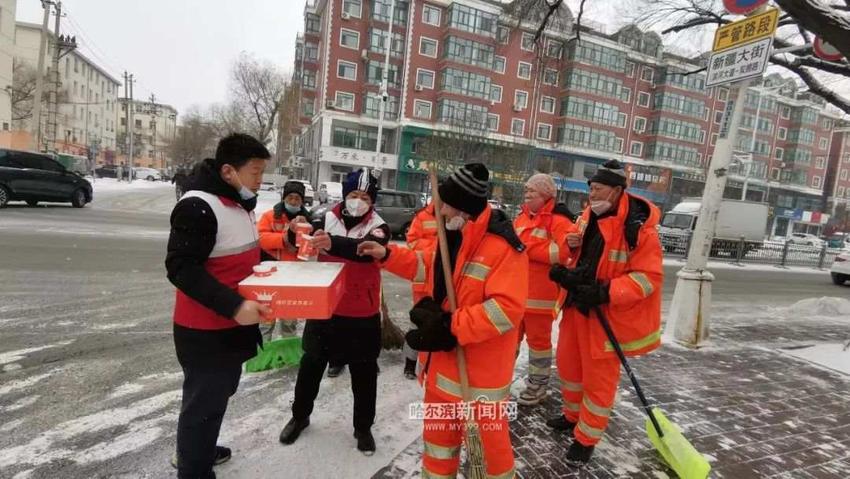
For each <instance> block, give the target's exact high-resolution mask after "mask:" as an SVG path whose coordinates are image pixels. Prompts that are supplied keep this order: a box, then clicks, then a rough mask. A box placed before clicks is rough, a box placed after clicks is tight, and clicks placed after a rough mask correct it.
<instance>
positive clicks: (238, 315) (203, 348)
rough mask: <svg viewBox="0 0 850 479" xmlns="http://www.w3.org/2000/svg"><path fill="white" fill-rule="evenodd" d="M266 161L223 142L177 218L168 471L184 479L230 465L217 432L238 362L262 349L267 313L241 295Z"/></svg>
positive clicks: (246, 146) (250, 149)
mask: <svg viewBox="0 0 850 479" xmlns="http://www.w3.org/2000/svg"><path fill="white" fill-rule="evenodd" d="M270 156H271V155H270V154H269V152H268V150H267V149H266V148H265V147H264V146H263V145H262V143H260V142H259V141H257V140H256V139H254V138H253V137H251V136H248V135H244V134H234V135H230V136H228V137H226V138H224V139H222V140H221V141H220V142H219V144H218V148H217V150H216V154H215V159H208V160H204V162H203V164H201V165H200V166H199V167H198V168H196V170H195V173H194V174H193V175H192V176H191V177H190V178H188V179H187V191H186V193H185V194H184V195H183V197H182V199H181V200H180V201H179V202H178V203H177V205H176V206H175V207H174V210H173V211H172V213H171V235H170V237H169V239H168V255H167V257H166V259H165V266H166V269H167V270H168V279H169V280H170V281H171V283H172V284H174V286H176V287H177V297H176V301H175V306H174V346H175V349H176V352H177V360H178V361H179V362H180V366H181V367H182V368H183V403H182V406H181V409H180V418H179V420H178V423H177V454H176V456H175V458H173V459H172V464H173V465H175V466H176V467H177V469H178V477H179V478H181V479H184V478H186V479H188V478H198V479H214V478H215V473H214V472H213V471H212V467H213V465H215V464H220V463H222V462H225V461H227V460H228V459H229V458H230V450H229V449H227V448H225V447H220V446H217V445H216V441H217V439H218V433H219V429H220V428H221V422H222V419H223V418H224V413H225V411H226V410H227V402H228V399H229V398H230V396H232V395H233V394H234V393H235V392H236V388H237V387H238V385H239V377H240V375H241V373H242V363H243V362H244V361H246V360H247V359H249V358H251V357H252V356H254V355H255V354H256V352H257V345H258V344H261V342H262V341H261V337H260V333H259V329H258V327H257V323H259V322H260V321H261V319H262V317H263V316H264V315H267V314H269V313H270V311H269V309H268V308H267V307H266V306H263V305H261V304H259V303H257V302H255V301H250V300H246V299H244V298H243V297H242V296H240V295H239V293H238V292H237V285H238V283H239V281H241V280H243V279H245V278H246V277H248V276H249V275H250V274H251V273H252V270H253V267H254V265H256V264H258V263H259V262H260V255H261V252H260V247H259V244H258V241H257V239H258V237H257V226H256V220H255V217H254V211H253V210H254V207H255V206H256V204H257V197H256V193H257V191H258V190H259V188H260V184H261V182H262V177H263V170H264V169H265V166H266V161H267V160H268V158H269V157H270Z"/></svg>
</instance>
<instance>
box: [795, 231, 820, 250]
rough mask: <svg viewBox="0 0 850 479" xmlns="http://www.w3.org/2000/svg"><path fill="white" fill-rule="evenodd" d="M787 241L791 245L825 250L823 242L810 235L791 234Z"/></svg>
mask: <svg viewBox="0 0 850 479" xmlns="http://www.w3.org/2000/svg"><path fill="white" fill-rule="evenodd" d="M786 241H787V242H788V243H789V244H799V245H806V246H813V247H815V248H823V240H822V239H820V238H818V237H817V236H815V235H813V234H809V233H791V236H789V237H788V238H787V239H786Z"/></svg>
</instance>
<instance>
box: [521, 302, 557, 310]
mask: <svg viewBox="0 0 850 479" xmlns="http://www.w3.org/2000/svg"><path fill="white" fill-rule="evenodd" d="M556 306H558V302H557V301H547V300H545V299H527V300H526V301H525V307H526V308H528V309H546V310H552V309H555V307H556Z"/></svg>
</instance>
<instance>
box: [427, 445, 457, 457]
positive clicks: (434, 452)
mask: <svg viewBox="0 0 850 479" xmlns="http://www.w3.org/2000/svg"><path fill="white" fill-rule="evenodd" d="M425 454H426V455H428V456H431V457H433V458H434V459H455V458H457V457H459V456H460V446H453V447H449V446H440V445H439V444H434V443H433V442H428V441H425Z"/></svg>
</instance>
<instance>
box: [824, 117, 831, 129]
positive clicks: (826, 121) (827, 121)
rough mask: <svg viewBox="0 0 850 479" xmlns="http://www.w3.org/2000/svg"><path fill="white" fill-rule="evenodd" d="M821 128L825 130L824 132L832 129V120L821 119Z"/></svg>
mask: <svg viewBox="0 0 850 479" xmlns="http://www.w3.org/2000/svg"><path fill="white" fill-rule="evenodd" d="M823 128H824V129H826V130H831V129H832V120H830V119H829V118H824V119H823Z"/></svg>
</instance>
